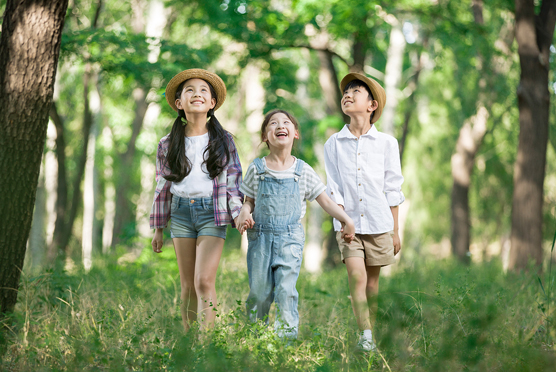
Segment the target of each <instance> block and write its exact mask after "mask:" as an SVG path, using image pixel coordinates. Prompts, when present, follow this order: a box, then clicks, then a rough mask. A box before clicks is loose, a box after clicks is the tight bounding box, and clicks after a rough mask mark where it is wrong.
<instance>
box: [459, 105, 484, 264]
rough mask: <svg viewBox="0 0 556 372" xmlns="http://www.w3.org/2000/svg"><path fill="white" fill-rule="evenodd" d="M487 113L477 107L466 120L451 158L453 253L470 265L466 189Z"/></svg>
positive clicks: (467, 197)
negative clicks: (475, 113) (473, 113)
mask: <svg viewBox="0 0 556 372" xmlns="http://www.w3.org/2000/svg"><path fill="white" fill-rule="evenodd" d="M488 116H489V114H488V111H487V109H486V108H485V107H484V106H480V107H479V109H478V110H477V115H475V116H473V117H472V118H471V119H469V120H468V121H467V122H466V123H465V124H464V125H463V127H462V128H461V130H460V132H459V137H458V141H457V144H456V153H455V154H454V155H452V178H453V180H454V184H453V187H452V239H451V242H452V253H453V254H454V255H455V256H456V257H457V258H458V259H459V260H460V261H462V262H464V263H469V258H470V257H469V244H470V240H471V237H470V217H469V196H468V194H469V186H470V185H471V174H472V173H473V166H474V164H475V155H476V154H477V151H478V150H479V147H480V146H481V143H482V142H483V138H484V136H485V133H486V130H487V120H488Z"/></svg>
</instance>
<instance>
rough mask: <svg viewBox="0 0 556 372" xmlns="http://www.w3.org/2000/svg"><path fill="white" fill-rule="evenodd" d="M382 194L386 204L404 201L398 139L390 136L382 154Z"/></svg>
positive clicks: (396, 203) (392, 204)
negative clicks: (386, 201) (384, 152)
mask: <svg viewBox="0 0 556 372" xmlns="http://www.w3.org/2000/svg"><path fill="white" fill-rule="evenodd" d="M384 155H385V156H384V159H385V160H384V194H385V195H386V200H388V205H389V206H391V207H395V206H397V205H400V204H402V203H403V202H404V200H405V196H404V194H403V192H402V183H403V176H402V167H401V163H400V151H399V147H398V141H397V140H396V139H395V138H393V137H391V138H390V141H388V144H387V147H386V154H384Z"/></svg>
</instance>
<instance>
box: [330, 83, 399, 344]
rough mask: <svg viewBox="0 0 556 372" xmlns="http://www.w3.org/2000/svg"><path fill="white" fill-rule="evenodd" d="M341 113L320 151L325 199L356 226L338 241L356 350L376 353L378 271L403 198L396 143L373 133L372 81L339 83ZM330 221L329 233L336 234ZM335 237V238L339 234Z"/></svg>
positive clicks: (390, 251) (380, 98)
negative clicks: (348, 238) (344, 118)
mask: <svg viewBox="0 0 556 372" xmlns="http://www.w3.org/2000/svg"><path fill="white" fill-rule="evenodd" d="M340 88H341V90H342V93H343V96H342V101H341V105H342V111H343V112H344V113H345V114H346V115H348V116H349V117H350V119H351V121H350V124H346V125H345V126H344V127H343V128H342V130H341V131H340V132H338V133H335V134H333V135H332V136H331V137H330V138H329V139H328V141H327V142H326V144H325V145H324V154H325V157H324V158H325V167H326V175H327V182H328V185H327V193H328V195H329V196H330V198H331V199H332V200H334V201H335V202H336V203H337V204H338V205H339V206H340V207H342V208H344V209H345V211H346V213H347V215H348V216H349V217H351V218H352V219H353V221H354V223H355V233H356V234H355V239H354V240H353V241H352V242H351V244H346V243H345V242H344V241H343V240H342V239H341V237H340V236H339V235H337V237H336V238H337V241H338V246H339V248H340V252H341V255H342V261H343V262H344V263H345V265H346V269H347V272H348V280H349V287H350V293H351V304H352V307H353V312H354V314H355V318H356V320H357V325H358V327H359V330H360V332H361V333H360V336H359V342H358V347H359V348H360V349H361V350H363V351H374V350H375V349H376V345H375V342H374V340H373V335H372V331H371V330H372V329H373V327H374V323H375V320H376V312H377V302H376V296H377V294H378V281H379V275H380V268H381V267H382V266H386V265H390V264H393V263H395V259H394V256H395V255H396V254H397V253H398V252H399V251H400V249H401V244H400V238H399V235H398V205H400V204H401V203H402V202H403V201H404V200H405V197H404V195H403V193H402V191H401V185H402V183H403V176H402V173H401V165H400V156H399V149H398V142H397V140H396V139H395V138H394V137H392V136H390V135H388V134H385V133H381V132H379V131H378V130H377V129H376V126H375V125H374V123H375V122H376V121H377V120H378V119H379V118H380V115H381V114H382V110H383V108H384V104H385V103H386V93H385V91H384V89H383V88H382V86H380V84H379V83H378V82H376V81H375V80H373V79H371V78H369V77H367V76H365V75H363V74H359V73H350V74H348V75H346V76H345V77H344V78H343V79H342V81H341V83H340ZM341 227H342V226H341V224H340V222H339V221H337V220H334V230H335V231H337V232H339V231H340V230H341ZM338 234H339V233H338Z"/></svg>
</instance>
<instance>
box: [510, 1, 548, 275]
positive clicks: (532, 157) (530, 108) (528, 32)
mask: <svg viewBox="0 0 556 372" xmlns="http://www.w3.org/2000/svg"><path fill="white" fill-rule="evenodd" d="M515 5H516V7H515V15H516V39H517V45H518V54H519V61H520V65H521V76H520V82H519V86H518V87H517V102H518V107H519V145H518V150H517V159H516V163H515V166H514V192H513V202H512V232H511V237H510V239H511V251H510V262H509V267H510V269H513V270H519V269H526V268H527V267H528V263H529V260H533V261H534V263H535V264H536V265H537V267H538V268H539V269H541V268H542V257H543V251H542V223H543V218H542V206H543V184H544V175H545V167H546V148H547V142H548V119H549V107H550V94H549V91H548V73H549V48H550V44H551V42H552V39H553V35H554V25H555V23H556V0H544V1H543V2H542V4H541V8H540V13H539V15H538V16H535V2H534V1H533V0H516V2H515Z"/></svg>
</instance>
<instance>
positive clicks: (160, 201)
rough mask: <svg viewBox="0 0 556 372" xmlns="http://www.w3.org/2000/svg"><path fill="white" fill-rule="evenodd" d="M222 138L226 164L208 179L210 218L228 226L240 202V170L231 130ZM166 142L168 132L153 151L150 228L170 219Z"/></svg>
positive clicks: (170, 195) (170, 201)
mask: <svg viewBox="0 0 556 372" xmlns="http://www.w3.org/2000/svg"><path fill="white" fill-rule="evenodd" d="M226 141H227V143H228V148H229V150H230V159H229V161H228V166H227V167H226V168H224V170H223V171H222V173H220V174H219V175H218V176H217V177H216V178H214V179H213V180H212V187H213V200H214V222H215V224H216V225H217V226H224V225H228V224H232V227H235V224H234V220H233V219H234V218H235V217H237V216H238V215H239V212H240V211H241V206H242V204H243V194H242V193H241V192H240V191H239V187H240V185H241V178H242V171H241V163H240V162H239V155H238V153H237V149H236V146H235V143H234V140H233V138H232V135H231V134H229V133H227V134H226ZM169 146H170V135H169V134H168V135H166V136H164V137H163V138H162V139H161V140H160V142H159V143H158V149H157V152H156V190H155V192H154V200H153V205H152V208H151V215H150V226H151V229H157V228H165V227H166V226H168V221H169V220H170V207H171V205H172V193H170V187H171V186H172V182H171V181H167V180H166V178H164V176H167V175H169V174H170V173H171V170H170V167H169V166H168V161H167V159H166V157H167V156H168V147H169Z"/></svg>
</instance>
